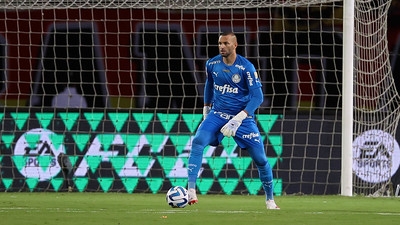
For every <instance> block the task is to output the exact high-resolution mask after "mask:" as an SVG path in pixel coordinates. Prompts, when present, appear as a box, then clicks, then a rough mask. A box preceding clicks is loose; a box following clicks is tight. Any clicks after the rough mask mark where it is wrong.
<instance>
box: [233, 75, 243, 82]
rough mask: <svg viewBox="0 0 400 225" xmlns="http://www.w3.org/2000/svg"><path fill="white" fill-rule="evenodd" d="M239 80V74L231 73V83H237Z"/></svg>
mask: <svg viewBox="0 0 400 225" xmlns="http://www.w3.org/2000/svg"><path fill="white" fill-rule="evenodd" d="M240 80H241V78H240V75H239V74H233V76H232V81H233V83H235V84H237V83H239V82H240Z"/></svg>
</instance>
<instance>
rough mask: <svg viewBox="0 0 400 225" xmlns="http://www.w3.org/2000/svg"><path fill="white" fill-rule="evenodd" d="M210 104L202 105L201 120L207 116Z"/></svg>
mask: <svg viewBox="0 0 400 225" xmlns="http://www.w3.org/2000/svg"><path fill="white" fill-rule="evenodd" d="M210 110H211V106H208V105H205V106H204V107H203V120H205V119H206V118H207V116H208V113H210Z"/></svg>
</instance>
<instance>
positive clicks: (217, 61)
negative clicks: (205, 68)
mask: <svg viewBox="0 0 400 225" xmlns="http://www.w3.org/2000/svg"><path fill="white" fill-rule="evenodd" d="M220 62H221V60H216V61H212V62H209V63H208V65H215V64H217V63H220Z"/></svg>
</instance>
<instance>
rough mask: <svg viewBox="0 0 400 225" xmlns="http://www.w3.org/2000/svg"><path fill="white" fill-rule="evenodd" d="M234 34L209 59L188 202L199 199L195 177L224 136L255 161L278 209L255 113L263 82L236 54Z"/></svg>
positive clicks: (220, 42) (190, 167)
mask: <svg viewBox="0 0 400 225" xmlns="http://www.w3.org/2000/svg"><path fill="white" fill-rule="evenodd" d="M237 45H238V43H237V38H236V36H235V34H234V33H232V32H229V33H223V34H221V35H220V36H219V40H218V47H219V53H220V54H219V55H217V56H215V57H214V58H211V59H209V60H208V61H207V62H206V76H207V80H206V83H205V88H204V108H203V119H204V120H203V122H202V123H201V124H200V126H199V128H198V130H197V131H196V135H195V137H194V139H193V142H192V149H191V151H190V156H189V165H188V196H189V204H190V205H192V204H195V203H197V202H198V199H197V196H196V179H197V176H198V173H199V170H200V167H201V164H202V160H203V150H204V148H205V147H206V146H208V145H211V146H217V145H218V144H219V143H220V141H221V140H222V139H223V138H224V137H228V138H230V137H233V139H234V140H235V142H236V143H237V144H238V146H239V147H240V148H242V149H246V150H247V151H248V153H249V155H250V156H251V158H252V159H253V161H254V162H255V164H256V166H257V169H258V173H259V178H260V180H261V183H262V186H263V189H264V191H265V194H266V205H267V209H279V207H278V206H277V205H276V204H275V201H274V196H273V183H272V179H273V176H272V169H271V166H270V164H269V163H268V160H267V156H266V154H265V151H264V144H263V140H262V139H261V135H260V131H259V129H258V127H257V124H256V122H255V120H254V112H255V110H256V109H257V108H258V107H259V106H260V104H261V103H262V102H263V93H262V89H261V83H260V80H259V77H258V74H257V72H256V69H255V67H254V65H253V64H252V63H251V62H250V61H248V60H247V59H246V58H244V57H243V56H241V55H239V54H237V53H236V47H237Z"/></svg>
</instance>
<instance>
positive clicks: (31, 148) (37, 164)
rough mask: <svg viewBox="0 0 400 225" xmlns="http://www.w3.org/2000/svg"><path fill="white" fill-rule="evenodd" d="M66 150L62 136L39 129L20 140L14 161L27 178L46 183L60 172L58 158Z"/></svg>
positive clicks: (27, 133) (29, 132)
mask: <svg viewBox="0 0 400 225" xmlns="http://www.w3.org/2000/svg"><path fill="white" fill-rule="evenodd" d="M64 149H65V147H64V145H63V136H62V135H58V134H55V133H53V132H52V131H49V130H45V129H41V128H37V129H33V130H30V131H28V132H26V133H24V134H23V135H21V137H20V138H19V139H18V141H17V143H16V144H15V149H14V157H13V161H14V163H15V164H16V166H17V168H18V170H19V172H20V173H21V174H22V175H23V176H25V177H26V178H38V179H39V181H45V180H48V179H50V178H52V177H54V176H56V175H57V174H58V173H59V172H60V169H61V168H60V165H59V164H58V162H57V156H58V154H60V153H63V152H64Z"/></svg>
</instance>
